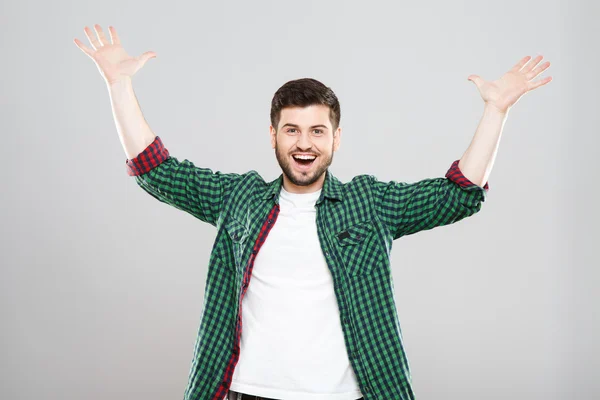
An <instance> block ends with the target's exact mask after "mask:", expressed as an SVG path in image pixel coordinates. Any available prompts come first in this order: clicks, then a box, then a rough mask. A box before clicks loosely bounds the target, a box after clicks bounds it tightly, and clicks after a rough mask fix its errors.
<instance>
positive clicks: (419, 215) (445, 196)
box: [371, 160, 489, 239]
mask: <svg viewBox="0 0 600 400" xmlns="http://www.w3.org/2000/svg"><path fill="white" fill-rule="evenodd" d="M458 163H459V160H456V161H454V162H453V163H452V165H451V166H450V168H449V169H448V171H447V172H446V175H445V177H443V178H442V177H439V178H428V179H423V180H421V181H418V182H414V183H406V182H396V181H390V182H381V181H378V180H377V178H375V177H374V176H371V188H372V191H373V197H374V206H375V208H376V212H377V215H378V217H379V218H380V220H381V221H382V222H383V223H384V224H386V225H387V226H388V228H389V232H390V234H391V235H392V237H393V239H398V238H400V237H402V236H406V235H412V234H413V233H417V232H420V231H423V230H428V229H433V228H435V227H437V226H443V225H448V224H452V223H454V222H457V221H460V220H462V219H464V218H466V217H469V216H471V215H473V214H475V213H477V212H478V211H479V210H480V209H481V205H482V203H483V202H484V201H485V199H486V195H487V192H488V190H489V185H488V183H487V182H486V184H485V185H484V186H483V187H481V186H478V185H476V184H474V183H473V182H471V181H470V180H469V179H467V177H465V176H464V175H463V174H462V172H461V171H460V168H458Z"/></svg>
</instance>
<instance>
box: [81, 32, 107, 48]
mask: <svg viewBox="0 0 600 400" xmlns="http://www.w3.org/2000/svg"><path fill="white" fill-rule="evenodd" d="M83 31H84V32H85V36H87V38H88V40H89V41H90V43H91V44H92V47H93V48H94V50H98V49H99V48H100V47H102V44H100V42H99V41H98V39H96V36H94V34H93V33H92V30H91V29H90V28H88V27H87V26H86V27H85V28H83Z"/></svg>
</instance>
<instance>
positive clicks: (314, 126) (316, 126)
mask: <svg viewBox="0 0 600 400" xmlns="http://www.w3.org/2000/svg"><path fill="white" fill-rule="evenodd" d="M286 126H291V127H293V128H300V127H299V126H298V125H296V124H285V125H283V126H282V127H281V129H283V128H285V127H286ZM311 128H325V129H328V128H327V126H325V125H313V126H311Z"/></svg>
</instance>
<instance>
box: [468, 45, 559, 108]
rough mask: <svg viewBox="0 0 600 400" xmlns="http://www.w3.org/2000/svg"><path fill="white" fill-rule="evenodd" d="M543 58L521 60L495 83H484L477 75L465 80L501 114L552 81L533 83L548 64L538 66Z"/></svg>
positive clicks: (542, 80)
mask: <svg viewBox="0 0 600 400" xmlns="http://www.w3.org/2000/svg"><path fill="white" fill-rule="evenodd" d="M542 58H543V56H541V55H539V56H537V57H536V58H534V59H533V60H532V61H531V62H529V63H528V61H529V60H531V56H526V57H523V58H522V59H521V61H519V62H518V63H517V64H515V66H514V67H512V68H511V69H510V71H508V72H507V73H505V74H504V75H502V77H501V78H500V79H498V80H495V81H492V82H490V81H485V80H483V79H481V78H480V77H479V76H478V75H470V76H469V77H468V78H467V79H468V80H470V81H471V82H473V83H475V85H476V86H477V89H478V90H479V94H480V95H481V98H482V99H483V101H484V102H485V103H486V104H488V105H491V106H494V107H495V108H497V109H498V110H499V111H501V112H508V110H509V109H510V108H511V107H512V106H513V105H514V104H515V103H516V102H517V101H518V100H519V99H520V98H521V97H522V96H523V95H524V94H525V93H527V92H529V91H531V90H533V89H537V88H538V87H540V86H543V85H545V84H547V83H548V82H550V81H551V80H552V77H551V76H548V77H546V78H544V79H539V80H537V81H535V82H533V79H535V78H536V77H537V76H538V75H539V74H541V73H542V72H544V70H546V69H547V68H548V67H549V66H550V62H549V61H546V62H545V63H543V64H540V65H538V64H539V63H540V61H542Z"/></svg>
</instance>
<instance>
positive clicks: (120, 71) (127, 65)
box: [74, 24, 156, 84]
mask: <svg viewBox="0 0 600 400" xmlns="http://www.w3.org/2000/svg"><path fill="white" fill-rule="evenodd" d="M94 29H95V30H96V33H97V34H98V39H97V38H96V36H94V35H93V33H92V31H91V30H90V28H88V27H87V26H86V27H85V28H84V32H85V35H86V36H87V38H88V39H89V41H90V43H91V44H92V46H93V48H94V50H92V49H90V48H88V47H87V46H86V45H84V44H83V43H82V42H81V41H80V40H79V39H74V41H75V44H76V45H77V47H79V48H80V49H81V50H82V51H83V52H84V53H85V54H87V55H88V56H90V58H91V59H92V60H94V62H95V63H96V65H97V66H98V70H99V71H100V73H101V74H102V76H103V77H104V79H105V80H106V82H107V83H108V84H112V83H115V82H118V81H119V80H122V79H124V78H131V77H132V76H133V75H134V74H135V73H136V72H137V71H138V70H139V69H140V68H142V67H143V66H144V64H145V63H146V61H148V60H149V59H150V58H153V57H156V53H154V52H153V51H147V52H145V53H144V54H142V55H141V56H139V57H132V56H130V55H128V54H127V52H126V51H125V49H123V46H122V45H121V40H120V39H119V36H118V35H117V31H116V30H115V28H114V27H112V26H109V27H108V29H109V32H110V37H111V41H112V43H109V42H108V40H107V38H106V36H105V35H104V32H103V31H102V28H101V27H100V25H98V24H96V25H94Z"/></svg>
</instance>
